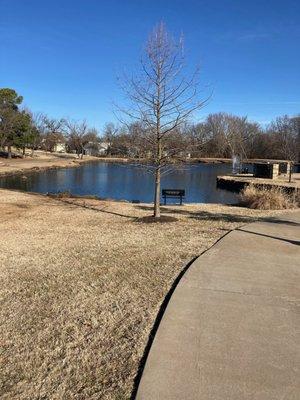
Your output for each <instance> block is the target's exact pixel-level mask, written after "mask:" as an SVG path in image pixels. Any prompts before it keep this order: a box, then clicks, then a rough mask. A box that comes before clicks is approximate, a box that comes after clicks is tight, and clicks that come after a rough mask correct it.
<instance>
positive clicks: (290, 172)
mask: <svg viewBox="0 0 300 400" xmlns="http://www.w3.org/2000/svg"><path fill="white" fill-rule="evenodd" d="M292 170H293V163H292V162H291V161H290V170H289V182H292Z"/></svg>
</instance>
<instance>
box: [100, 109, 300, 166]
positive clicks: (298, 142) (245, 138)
mask: <svg viewBox="0 0 300 400" xmlns="http://www.w3.org/2000/svg"><path fill="white" fill-rule="evenodd" d="M146 132H147V127H146V126H144V125H143V124H142V123H138V122H136V123H132V124H129V125H128V124H123V125H122V124H119V125H116V124H114V123H108V124H107V125H106V126H105V128H104V131H103V133H102V135H103V139H104V140H106V141H107V142H109V143H110V147H109V150H108V151H109V154H110V155H113V156H123V157H130V158H149V159H151V158H152V157H154V154H153V153H154V147H153V146H152V145H151V144H150V143H149V142H148V141H147V140H145V137H147V135H148V134H147V133H146ZM164 154H165V157H166V158H167V157H168V158H169V161H170V160H171V159H172V160H185V159H186V157H187V156H188V157H191V158H201V157H216V158H231V157H232V156H234V155H237V156H239V157H240V158H241V159H244V160H247V159H255V158H263V159H285V160H291V161H294V162H298V161H300V115H298V116H294V117H289V116H287V115H284V116H281V117H278V118H276V119H275V120H274V121H272V122H271V123H270V124H269V125H267V126H266V127H262V126H261V125H260V124H259V123H256V122H250V121H249V120H248V119H247V117H239V116H235V115H232V114H227V113H216V114H210V115H208V116H207V117H206V119H205V120H204V121H203V122H200V123H192V122H186V123H185V124H183V125H182V126H181V127H180V128H177V129H174V130H173V131H172V134H171V135H169V137H168V139H167V140H166V141H165V143H164Z"/></svg>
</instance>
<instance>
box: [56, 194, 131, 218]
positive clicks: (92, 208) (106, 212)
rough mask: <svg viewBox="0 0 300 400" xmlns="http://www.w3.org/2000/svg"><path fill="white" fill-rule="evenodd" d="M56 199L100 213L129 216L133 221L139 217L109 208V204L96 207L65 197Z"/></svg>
mask: <svg viewBox="0 0 300 400" xmlns="http://www.w3.org/2000/svg"><path fill="white" fill-rule="evenodd" d="M55 200H57V201H59V202H61V203H63V204H67V205H69V206H71V207H79V208H84V209H86V210H92V211H96V212H99V213H105V214H111V215H116V216H118V217H123V218H128V219H131V220H133V221H135V220H136V219H137V218H138V217H136V216H133V215H126V214H121V213H118V212H115V211H111V210H108V209H107V206H104V207H102V208H98V207H94V206H92V205H90V204H86V203H84V204H78V203H76V202H74V201H70V200H66V199H63V198H55Z"/></svg>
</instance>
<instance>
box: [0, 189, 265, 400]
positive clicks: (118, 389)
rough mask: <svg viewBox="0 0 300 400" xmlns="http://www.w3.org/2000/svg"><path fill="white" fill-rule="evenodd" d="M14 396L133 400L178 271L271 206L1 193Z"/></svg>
mask: <svg viewBox="0 0 300 400" xmlns="http://www.w3.org/2000/svg"><path fill="white" fill-rule="evenodd" d="M0 212H1V220H0V254H1V259H0V280H1V282H0V283H1V285H0V288H1V293H0V298H1V314H0V319H1V331H0V337H1V347H2V350H1V377H0V397H1V399H3V400H14V399H15V400H25V399H26V400H29V399H30V400H37V399H51V400H54V399H55V400H58V399H63V400H69V399H77V400H78V399H89V400H95V399H129V398H130V393H131V391H132V387H133V381H134V377H135V375H136V373H137V370H138V366H139V362H140V360H141V357H142V354H143V351H144V348H145V345H146V343H147V339H148V335H149V332H150V330H151V327H152V325H153V322H154V320H155V317H156V314H157V311H158V309H159V307H160V304H161V302H162V300H163V298H164V296H165V295H166V293H167V291H168V290H169V288H170V287H171V285H172V282H173V280H174V278H175V277H176V276H177V275H178V273H179V272H180V271H181V270H182V268H183V267H184V266H185V265H186V264H187V262H188V261H189V260H191V258H193V257H194V256H196V255H199V254H200V253H201V252H202V251H203V250H204V249H206V248H208V247H209V246H211V245H212V244H213V243H214V242H215V241H216V240H217V239H218V238H219V237H220V236H222V235H224V234H225V233H226V231H228V230H230V229H233V228H235V227H237V226H240V225H241V224H244V223H246V222H250V221H252V220H255V219H257V218H259V217H262V216H264V215H268V213H266V212H261V211H257V210H249V209H243V208H238V207H226V206H218V205H189V206H183V207H176V206H173V207H164V214H165V215H169V216H173V217H176V218H177V219H178V221H177V222H172V223H164V224H152V223H147V224H145V223H143V222H140V220H139V218H142V217H144V216H147V215H149V213H150V211H149V206H147V205H132V204H126V203H117V202H108V201H99V200H92V199H89V200H84V199H60V200H55V199H52V198H46V197H42V196H37V195H29V194H23V193H17V192H11V191H7V190H0Z"/></svg>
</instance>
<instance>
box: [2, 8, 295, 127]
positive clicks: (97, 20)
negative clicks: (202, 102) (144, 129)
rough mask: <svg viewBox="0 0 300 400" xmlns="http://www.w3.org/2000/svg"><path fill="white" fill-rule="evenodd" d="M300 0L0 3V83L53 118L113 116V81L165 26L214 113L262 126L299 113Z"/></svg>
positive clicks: (101, 119)
mask: <svg viewBox="0 0 300 400" xmlns="http://www.w3.org/2000/svg"><path fill="white" fill-rule="evenodd" d="M299 18H300V2H299V0H285V1H282V0H280V1H279V0H269V1H267V0H265V1H256V0H249V1H244V0H239V1H238V0H236V1H226V0H224V1H214V0H210V1H200V0H185V1H184V0H161V1H158V0H102V1H101V0H0V87H12V88H14V89H16V90H17V91H18V92H19V93H20V94H21V95H23V96H24V101H25V104H26V106H28V107H30V108H31V109H32V110H33V111H44V112H46V113H48V114H49V115H51V116H54V117H72V118H74V119H83V118H86V119H87V121H88V122H89V123H90V124H91V125H93V126H95V127H97V128H101V127H102V126H103V125H104V123H105V122H107V121H110V120H114V116H113V113H112V105H111V103H112V102H113V101H116V102H120V101H121V100H120V99H121V96H120V91H119V89H118V85H117V79H116V77H117V76H118V75H119V74H120V73H121V72H122V71H123V69H124V68H126V70H129V71H130V70H131V68H134V66H136V64H137V63H138V60H139V56H140V53H141V50H142V46H143V44H144V42H145V40H146V38H147V35H148V34H149V32H150V31H151V29H152V27H153V26H154V25H155V24H156V23H157V22H159V21H161V20H163V21H164V22H165V23H166V25H167V28H168V29H169V30H170V31H171V32H172V33H173V34H174V35H175V36H176V35H179V34H180V33H181V32H183V33H184V37H185V49H186V55H187V63H188V64H189V66H190V67H194V66H196V65H198V64H200V66H201V68H202V82H203V85H204V86H205V85H210V86H211V87H213V88H214V96H213V98H212V100H211V101H210V104H209V105H208V106H207V107H205V108H204V109H203V110H202V111H201V112H200V113H199V115H197V118H198V119H201V118H204V117H205V115H207V114H208V113H210V112H217V111H226V112H231V113H235V114H238V115H247V116H248V117H249V119H250V120H258V121H259V122H261V123H267V122H268V121H270V120H271V119H272V118H274V117H275V116H277V115H282V114H290V115H293V114H296V113H299V112H300V23H299Z"/></svg>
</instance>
